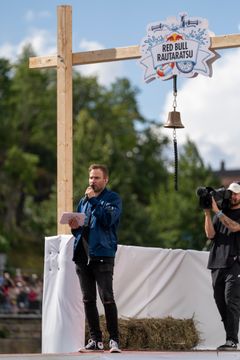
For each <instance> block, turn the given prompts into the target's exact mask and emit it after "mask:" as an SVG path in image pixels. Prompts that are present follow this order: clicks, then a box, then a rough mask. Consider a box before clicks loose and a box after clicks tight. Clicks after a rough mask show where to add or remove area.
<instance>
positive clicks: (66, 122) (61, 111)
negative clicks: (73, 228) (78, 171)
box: [57, 6, 73, 234]
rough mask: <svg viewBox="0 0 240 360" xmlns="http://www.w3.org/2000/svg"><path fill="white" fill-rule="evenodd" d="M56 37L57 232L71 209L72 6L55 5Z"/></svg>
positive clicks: (63, 227)
mask: <svg viewBox="0 0 240 360" xmlns="http://www.w3.org/2000/svg"><path fill="white" fill-rule="evenodd" d="M57 39H58V41H57V223H58V234H68V233H70V228H69V226H68V225H62V224H60V223H59V219H60V217H61V215H62V212H63V211H72V202H73V189H72V8H71V6H59V7H58V38H57Z"/></svg>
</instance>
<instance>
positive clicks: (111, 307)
mask: <svg viewBox="0 0 240 360" xmlns="http://www.w3.org/2000/svg"><path fill="white" fill-rule="evenodd" d="M113 267H114V265H113V264H109V263H105V262H100V261H93V262H90V264H89V265H86V264H76V272H77V275H78V278H79V281H80V286H81V290H82V294H83V302H84V310H85V315H86V319H87V322H88V326H89V331H90V336H91V339H93V340H96V341H102V332H101V329H100V324H99V314H98V309H97V292H96V285H97V287H98V292H99V296H100V299H101V301H102V303H103V306H104V311H105V317H106V324H107V330H108V332H109V339H113V340H115V341H117V342H118V341H119V334H118V314H117V306H116V303H115V300H114V294H113Z"/></svg>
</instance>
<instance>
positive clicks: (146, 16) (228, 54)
mask: <svg viewBox="0 0 240 360" xmlns="http://www.w3.org/2000/svg"><path fill="white" fill-rule="evenodd" d="M59 5H71V6H72V12H73V52H79V51H86V50H94V49H100V48H113V47H125V46H131V45H140V43H141V40H142V38H143V37H145V36H146V27H147V25H148V24H149V23H152V22H156V21H164V20H166V18H167V17H169V16H175V17H178V16H179V13H181V12H186V13H187V14H188V15H189V16H190V17H194V16H197V17H202V18H205V19H207V20H208V23H209V29H210V30H211V31H212V32H213V33H215V35H216V36H217V35H224V34H236V33H238V32H239V29H240V1H239V0H228V1H226V2H225V1H221V0H202V1H199V2H197V1H193V0H182V1H179V0H172V1H162V0H158V1H157V0H152V1H150V2H144V1H143V2H141V1H139V0H121V1H114V0H91V1H90V0H89V1H82V0H72V1H71V0H69V1H68V2H65V1H64V2H63V1H56V0H41V1H35V0H31V1H30V0H21V1H19V0H8V1H2V2H1V7H0V9H1V11H0V56H1V57H8V58H10V59H11V60H13V61H14V59H16V56H17V55H18V54H19V53H20V52H21V49H22V47H23V46H24V44H26V43H29V42H31V43H32V45H33V47H34V49H35V51H36V53H37V55H39V56H40V55H50V54H54V53H56V36H57V35H56V34H57V30H56V27H57V6H59ZM219 53H220V55H221V58H220V59H219V60H217V61H216V62H215V63H214V64H213V76H212V77H211V78H207V77H205V76H202V75H199V76H197V78H194V79H186V78H185V79H180V81H179V85H178V109H177V110H178V111H180V112H181V118H182V122H183V124H184V126H185V128H184V129H181V130H179V131H178V132H177V137H178V141H179V143H180V144H181V143H183V142H184V141H185V140H186V138H187V137H189V138H190V139H192V140H193V141H194V142H195V143H196V144H197V146H198V149H199V151H200V154H201V156H202V158H203V160H204V162H205V164H210V165H211V166H212V168H214V169H218V168H219V166H220V162H221V161H222V160H223V161H225V165H226V168H227V169H233V168H240V157H239V156H238V153H237V151H238V149H239V139H238V138H239V127H240V125H239V110H238V104H239V101H240V86H239V85H240V70H238V69H239V65H240V50H239V49H230V50H222V51H221V52H219ZM77 70H78V71H82V72H83V73H84V74H97V75H98V77H99V81H100V82H101V83H102V84H104V85H106V86H108V85H109V84H110V83H111V82H112V81H114V80H115V79H116V78H117V77H128V78H129V79H130V81H131V83H132V85H133V86H136V87H138V88H139V89H140V94H139V95H138V103H139V107H140V110H141V111H142V113H143V115H144V116H145V117H146V118H148V119H155V120H158V121H161V122H165V120H166V119H167V114H168V112H169V111H172V91H171V87H172V82H171V81H161V80H155V81H153V82H151V83H150V84H145V83H144V81H143V70H142V68H141V67H140V65H139V63H138V62H137V61H136V60H129V61H121V62H116V63H107V64H97V65H89V66H81V67H77ZM31 71H32V70H31ZM164 131H165V132H166V134H168V135H169V136H170V137H171V130H169V129H165V130H164Z"/></svg>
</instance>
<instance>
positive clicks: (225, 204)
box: [196, 186, 231, 210]
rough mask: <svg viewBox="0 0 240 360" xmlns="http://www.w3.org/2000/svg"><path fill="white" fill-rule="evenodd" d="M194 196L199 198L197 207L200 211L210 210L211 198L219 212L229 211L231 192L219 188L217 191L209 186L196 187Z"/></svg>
mask: <svg viewBox="0 0 240 360" xmlns="http://www.w3.org/2000/svg"><path fill="white" fill-rule="evenodd" d="M196 194H197V195H198V196H199V205H200V208H201V209H211V208H212V197H213V198H214V200H215V201H216V203H217V206H218V207H219V209H220V210H225V209H229V207H230V200H231V191H230V190H227V189H225V187H223V186H222V187H220V188H219V189H213V188H211V187H209V186H207V187H202V186H200V187H198V188H197V190H196Z"/></svg>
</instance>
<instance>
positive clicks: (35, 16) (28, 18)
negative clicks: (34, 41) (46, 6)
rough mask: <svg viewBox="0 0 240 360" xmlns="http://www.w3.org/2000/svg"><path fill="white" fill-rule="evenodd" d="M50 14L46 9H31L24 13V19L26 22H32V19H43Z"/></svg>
mask: <svg viewBox="0 0 240 360" xmlns="http://www.w3.org/2000/svg"><path fill="white" fill-rule="evenodd" d="M50 16H51V14H50V12H48V11H45V10H43V11H39V12H36V11H33V10H28V11H27V12H26V14H25V20H26V21H28V22H32V21H36V20H38V19H44V18H48V17H50Z"/></svg>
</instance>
